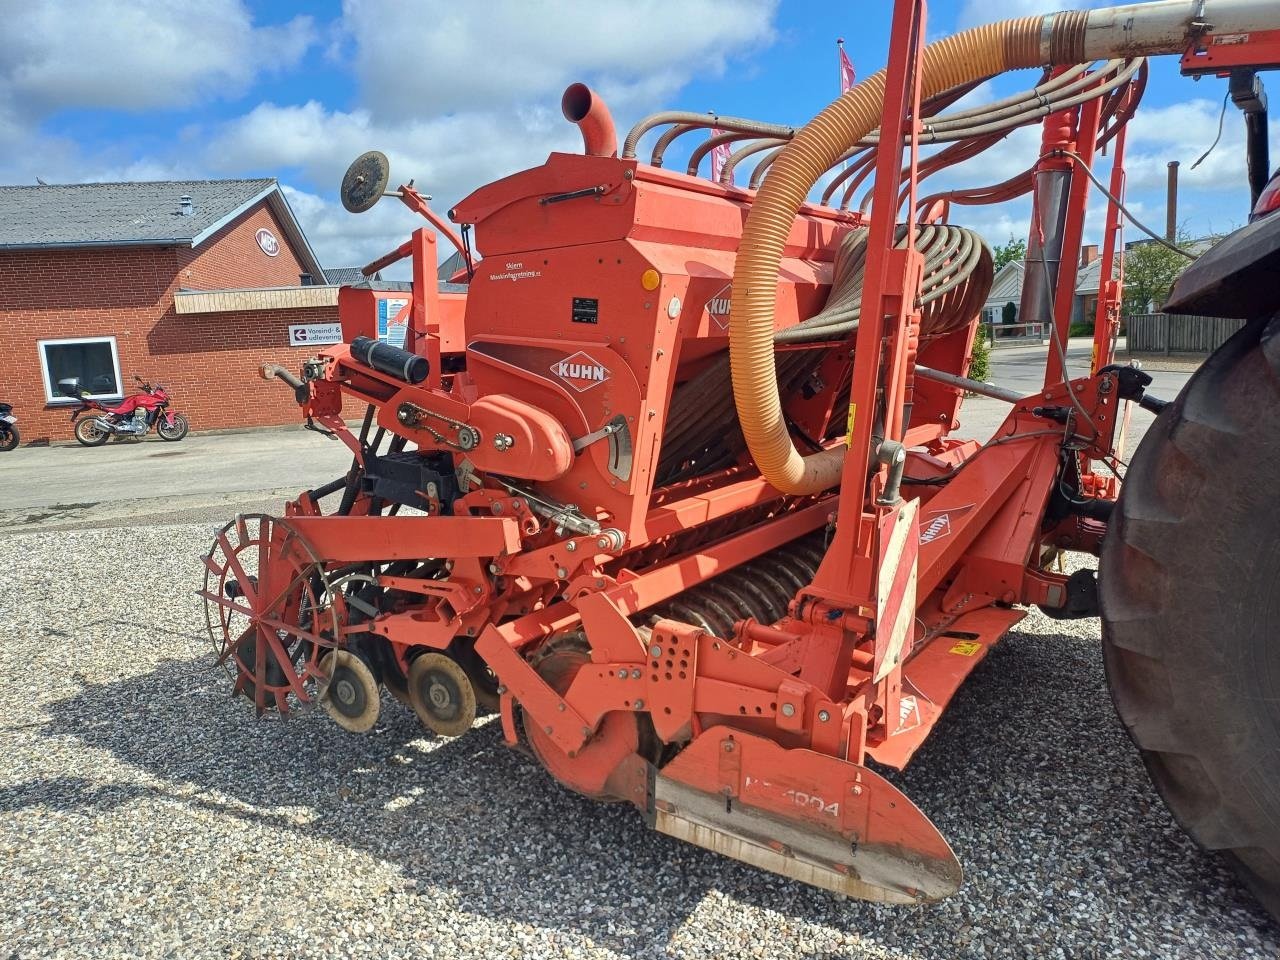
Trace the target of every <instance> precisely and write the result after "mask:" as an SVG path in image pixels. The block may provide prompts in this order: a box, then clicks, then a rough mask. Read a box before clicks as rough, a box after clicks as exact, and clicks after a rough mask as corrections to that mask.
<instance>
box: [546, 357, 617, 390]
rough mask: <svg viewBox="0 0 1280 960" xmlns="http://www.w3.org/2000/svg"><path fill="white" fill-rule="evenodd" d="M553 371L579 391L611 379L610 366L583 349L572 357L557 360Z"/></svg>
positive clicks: (552, 366)
mask: <svg viewBox="0 0 1280 960" xmlns="http://www.w3.org/2000/svg"><path fill="white" fill-rule="evenodd" d="M551 372H552V373H554V374H555V375H556V376H557V377H559V378H560V379H561V380H563V381H564V382H565V383H567V384H568V385H569V386H571V387H573V389H575V390H577V391H578V392H579V393H582V392H583V391H584V390H590V389H591V388H592V387H594V386H597V385H598V384H601V383H604V382H605V381H606V380H608V379H609V368H608V367H606V366H605V365H604V364H603V363H600V362H599V361H597V360H594V359H592V358H591V357H590V356H588V355H587V354H585V353H583V352H582V351H581V350H579V351H578V352H577V353H575V354H574V355H573V356H571V357H565V358H564V359H563V360H557V361H556V362H555V363H553V364H552V365H551Z"/></svg>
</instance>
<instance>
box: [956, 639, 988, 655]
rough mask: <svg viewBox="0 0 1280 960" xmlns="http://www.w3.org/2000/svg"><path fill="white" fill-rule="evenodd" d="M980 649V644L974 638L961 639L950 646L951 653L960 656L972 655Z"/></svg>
mask: <svg viewBox="0 0 1280 960" xmlns="http://www.w3.org/2000/svg"><path fill="white" fill-rule="evenodd" d="M981 649H982V644H980V643H978V642H977V641H974V640H961V641H960V642H959V643H957V644H956V645H955V646H953V647H952V648H951V652H952V653H958V654H960V656H962V657H972V656H973V655H974V654H975V653H977V652H978V651H979V650H981Z"/></svg>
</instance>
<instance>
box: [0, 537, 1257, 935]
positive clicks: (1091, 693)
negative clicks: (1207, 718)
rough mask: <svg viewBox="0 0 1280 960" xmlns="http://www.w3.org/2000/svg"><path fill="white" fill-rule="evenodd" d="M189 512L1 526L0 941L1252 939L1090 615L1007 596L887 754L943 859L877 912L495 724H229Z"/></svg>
mask: <svg viewBox="0 0 1280 960" xmlns="http://www.w3.org/2000/svg"><path fill="white" fill-rule="evenodd" d="M214 529H216V527H215V526H213V525H210V524H203V523H200V524H182V525H173V526H158V527H150V528H145V527H143V528H114V529H100V530H79V531H63V532H41V533H32V534H16V535H11V536H6V537H3V538H0V569H3V570H5V571H6V583H5V590H4V591H3V592H2V593H0V623H3V624H5V625H6V626H7V629H6V630H5V632H4V634H3V639H0V678H3V679H0V695H2V699H3V702H4V704H5V705H6V708H7V709H6V710H5V711H4V717H3V720H2V721H0V730H2V731H3V733H2V737H3V739H2V740H0V747H2V751H3V752H2V754H0V755H2V756H3V762H2V764H0V814H2V815H0V864H3V866H2V868H0V894H2V896H0V956H10V957H24V958H25V957H49V956H77V957H82V956H94V957H116V956H145V957H160V956H171V957H182V958H187V957H228V956H230V957H311V956H317V957H318V956H325V957H348V956H361V957H363V956H369V957H380V958H383V957H431V956H436V957H442V958H443V957H450V958H452V957H506V956H511V957H515V956H570V957H617V956H623V957H660V956H679V957H728V956H734V957H737V956H747V957H769V958H774V957H789V956H838V957H900V958H934V957H937V958H951V957H970V956H972V957H997V956H999V957H1004V956H1008V957H1062V958H1092V957H1113V956H1114V957H1153V958H1155V957H1158V958H1173V957H1186V958H1197V960H1200V958H1208V957H1224V958H1225V957H1231V958H1241V957H1275V956H1277V954H1278V953H1280V934H1278V932H1277V929H1276V928H1275V927H1274V926H1273V925H1272V924H1271V923H1270V921H1269V920H1268V919H1267V918H1266V916H1265V915H1264V914H1263V913H1262V912H1261V911H1260V910H1259V909H1258V908H1257V907H1256V906H1254V904H1253V902H1252V900H1251V899H1250V897H1249V895H1248V894H1247V893H1246V892H1245V891H1244V890H1243V889H1242V888H1241V887H1240V886H1239V885H1238V884H1237V883H1236V881H1235V880H1234V878H1233V876H1232V875H1231V873H1230V872H1229V871H1228V870H1227V869H1226V868H1225V867H1224V866H1223V865H1222V864H1221V863H1220V862H1219V861H1218V860H1217V859H1216V858H1214V857H1212V856H1208V855H1206V854H1203V853H1201V852H1199V851H1198V850H1196V849H1195V848H1194V847H1192V845H1191V844H1190V842H1189V841H1187V840H1186V839H1185V838H1184V837H1183V836H1182V834H1181V833H1180V832H1179V830H1178V829H1177V827H1176V826H1175V825H1174V824H1173V822H1172V820H1171V819H1170V817H1169V815H1168V814H1167V813H1166V812H1165V810H1164V808H1163V807H1162V806H1161V804H1160V801H1159V800H1158V798H1157V797H1156V795H1155V793H1154V792H1153V790H1152V788H1151V787H1150V786H1149V784H1148V782H1147V779H1146V776H1145V773H1144V772H1143V770H1142V766H1141V763H1140V762H1139V760H1138V757H1137V755H1136V753H1135V752H1134V750H1133V748H1132V747H1131V746H1130V744H1129V742H1128V740H1127V738H1126V737H1125V735H1124V733H1123V731H1122V730H1121V729H1120V727H1119V725H1118V723H1117V721H1116V719H1115V716H1114V713H1113V711H1112V709H1111V704H1110V702H1109V700H1108V698H1107V694H1106V690H1105V684H1104V681H1103V676H1102V668H1101V663H1100V657H1099V652H1098V624H1097V621H1096V620H1085V621H1077V622H1075V623H1072V624H1061V623H1055V622H1053V621H1050V620H1047V619H1044V618H1042V617H1040V616H1038V615H1033V616H1031V617H1028V619H1027V620H1026V621H1025V622H1024V629H1023V630H1022V631H1020V632H1018V633H1016V634H1013V635H1011V636H1009V637H1008V638H1007V639H1006V640H1005V641H1004V642H1003V643H1002V644H1001V645H1000V647H998V648H997V649H996V650H995V651H994V652H993V654H992V655H991V656H990V658H989V659H988V661H987V662H986V663H985V664H984V665H983V666H982V667H981V668H980V669H979V670H978V672H977V674H976V675H975V676H974V678H973V679H972V680H971V682H970V683H969V684H968V686H967V687H966V688H965V689H964V690H963V691H962V692H961V694H960V696H959V698H958V701H957V703H956V704H955V706H954V707H953V709H952V711H951V713H950V714H949V716H948V718H947V720H946V721H944V723H943V725H942V727H941V729H940V730H938V731H937V733H936V734H935V735H934V737H933V738H932V739H931V740H930V741H929V743H928V744H927V745H926V746H925V748H924V750H923V751H922V752H921V754H920V755H919V757H918V758H917V760H916V761H915V763H914V764H913V765H912V767H911V769H910V770H909V771H907V772H906V773H905V774H903V775H900V776H895V777H894V779H895V781H897V782H899V783H900V784H901V786H902V787H903V789H904V790H906V792H907V793H908V794H909V795H910V796H912V797H913V798H914V799H915V800H916V801H917V803H918V804H919V805H920V806H921V807H922V808H923V809H924V810H925V812H926V813H928V814H929V815H930V816H931V817H933V819H934V820H935V821H936V822H937V823H938V825H939V826H940V828H941V829H942V831H943V833H944V834H946V835H947V836H948V837H949V838H950V839H951V842H952V844H953V845H954V847H955V849H956V852H957V854H958V855H959V857H960V860H961V862H962V863H963V864H964V867H965V872H966V882H965V886H964V888H963V890H962V891H961V893H960V894H959V895H958V896H956V897H954V898H952V899H951V900H949V901H946V902H944V903H942V904H939V905H936V906H931V907H926V908H920V909H907V908H888V907H877V906H874V905H871V904H865V903H859V902H855V901H844V900H840V899H838V898H836V897H834V896H832V895H829V894H827V893H824V892H821V891H818V890H813V889H810V888H808V887H804V886H801V885H799V884H795V883H791V882H789V881H785V880H782V879H779V878H776V877H773V876H772V875H769V874H764V873H760V872H758V871H755V870H752V869H750V868H747V867H745V866H741V865H739V864H736V863H734V862H732V861H728V860H724V859H720V858H717V857H715V856H713V855H711V854H709V853H705V852H703V851H701V850H699V849H696V848H693V847H689V846H685V845H683V844H681V843H679V842H678V841H675V840H671V839H669V838H666V837H662V836H658V835H656V834H652V833H650V832H648V831H647V830H646V829H645V827H644V826H643V823H642V822H641V818H640V817H639V816H638V815H637V814H636V813H635V812H634V811H632V810H630V809H629V808H622V807H616V806H614V807H610V806H601V805H596V804H593V803H590V802H587V801H585V800H582V799H580V798H578V797H576V796H574V795H572V794H569V793H567V792H565V791H564V790H562V789H560V788H559V787H557V786H556V785H555V784H554V783H552V782H551V781H550V780H549V779H548V778H547V777H546V776H545V775H544V774H543V773H542V772H541V770H540V769H539V768H538V767H537V766H536V764H535V763H534V762H533V761H531V760H529V759H527V758H526V757H524V756H522V755H520V754H517V753H514V752H512V751H509V750H507V749H505V748H504V747H503V746H502V745H501V737H500V733H499V730H498V728H497V726H496V724H493V723H489V724H485V725H481V726H477V727H476V729H474V730H473V731H472V732H471V733H470V734H468V735H467V736H465V737H462V738H459V739H457V740H451V741H450V740H438V739H435V738H434V737H432V736H430V735H424V734H423V732H422V731H421V730H420V729H419V728H418V727H417V724H416V722H415V721H414V720H413V718H412V716H411V715H410V714H409V713H408V712H407V711H406V710H404V709H403V708H400V707H399V706H397V705H396V704H394V703H393V702H388V703H387V704H385V707H384V714H383V721H382V722H381V724H380V727H379V729H378V730H377V731H376V733H375V734H373V735H369V736H364V737H361V736H357V735H352V734H346V733H343V732H342V731H340V730H339V729H338V728H337V727H336V726H335V725H334V724H333V723H331V722H330V721H329V720H328V719H327V717H325V716H324V715H323V714H322V713H319V712H312V713H308V714H306V715H304V716H302V717H301V718H298V719H295V720H291V721H289V722H288V723H284V724H282V723H279V722H259V721H256V720H255V719H254V718H253V715H252V711H251V709H250V708H249V706H248V704H247V703H245V702H244V701H232V700H230V699H229V698H228V696H227V691H228V689H229V682H228V681H227V679H226V677H225V675H223V674H222V673H221V671H220V670H217V669H216V668H215V667H214V665H213V656H212V654H211V652H210V650H209V648H208V641H207V638H206V637H205V636H204V633H203V615H202V613H201V611H200V606H199V601H198V600H197V599H196V598H195V597H194V590H195V587H196V579H197V576H198V574H199V569H200V566H199V563H198V562H197V561H196V559H195V557H196V555H197V554H198V553H200V552H202V551H203V550H204V549H205V547H206V545H207V542H208V540H209V538H210V536H211V533H212V531H213V530H214Z"/></svg>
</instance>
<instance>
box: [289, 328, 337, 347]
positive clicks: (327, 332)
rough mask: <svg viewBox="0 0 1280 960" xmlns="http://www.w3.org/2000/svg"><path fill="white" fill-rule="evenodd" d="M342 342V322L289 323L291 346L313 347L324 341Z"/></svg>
mask: <svg viewBox="0 0 1280 960" xmlns="http://www.w3.org/2000/svg"><path fill="white" fill-rule="evenodd" d="M341 342H342V324H340V323H291V324H289V346H291V347H311V346H315V345H317V344H324V343H341Z"/></svg>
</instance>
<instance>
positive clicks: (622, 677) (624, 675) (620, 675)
mask: <svg viewBox="0 0 1280 960" xmlns="http://www.w3.org/2000/svg"><path fill="white" fill-rule="evenodd" d="M618 679H619V680H625V679H627V671H626V669H625V668H624V669H622V670H619V671H618Z"/></svg>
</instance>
